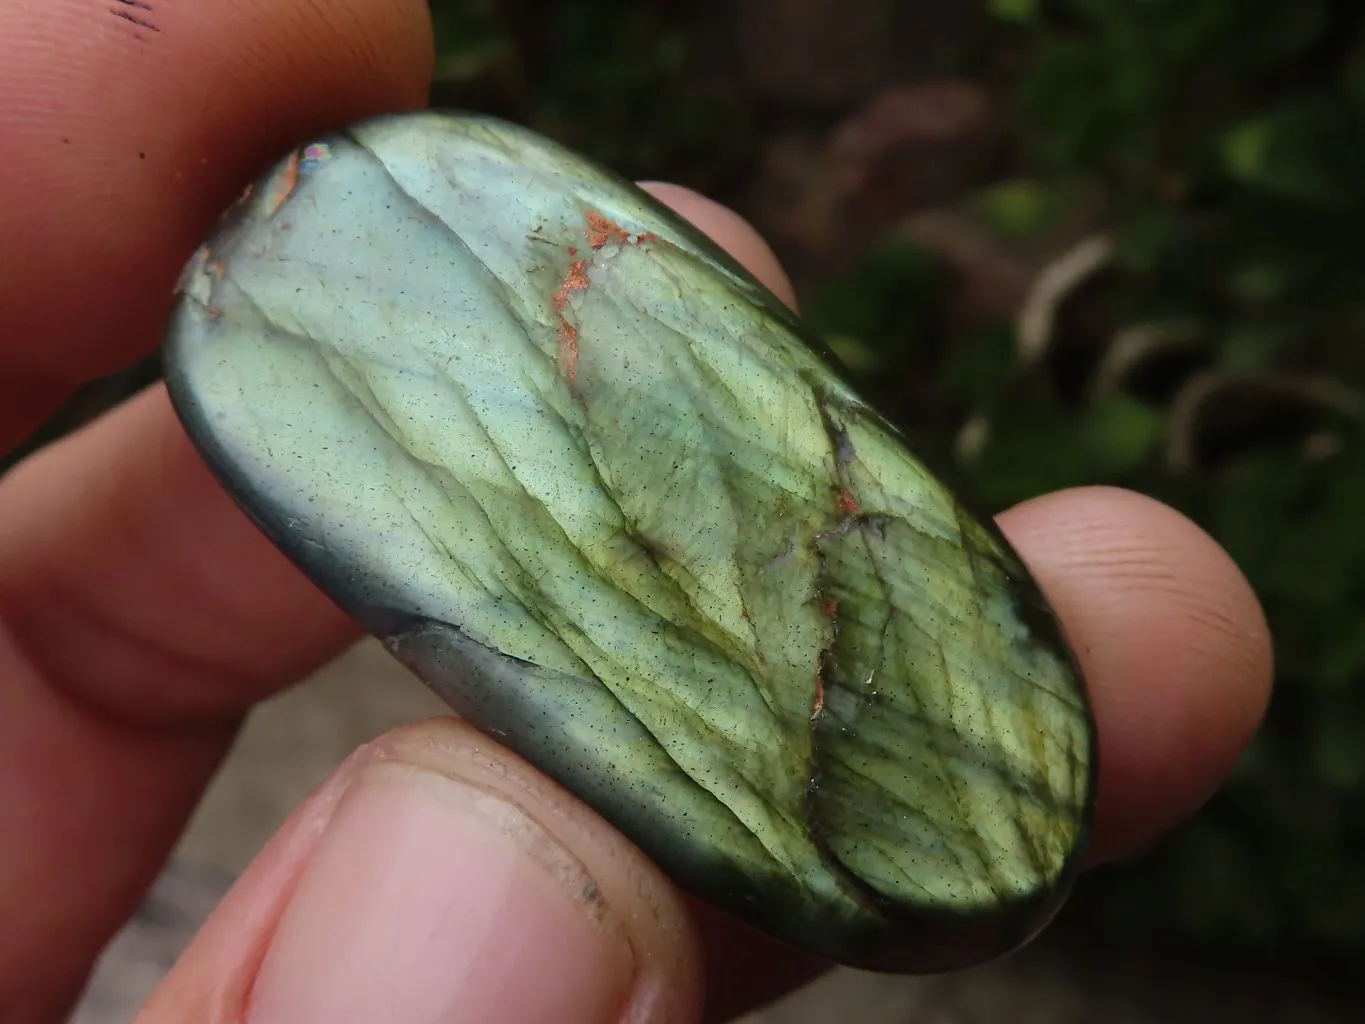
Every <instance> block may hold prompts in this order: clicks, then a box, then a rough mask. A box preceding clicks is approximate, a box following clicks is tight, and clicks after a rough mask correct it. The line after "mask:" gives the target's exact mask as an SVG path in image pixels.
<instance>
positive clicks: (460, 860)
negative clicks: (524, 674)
mask: <svg viewBox="0 0 1365 1024" xmlns="http://www.w3.org/2000/svg"><path fill="white" fill-rule="evenodd" d="M682 906H683V905H682V901H681V899H680V897H679V896H678V894H677V893H676V891H675V890H674V889H673V887H672V886H671V885H669V883H668V882H667V881H665V880H664V878H663V877H662V876H661V875H660V874H659V872H658V870H657V869H656V868H654V867H653V866H652V865H651V864H650V863H649V862H648V861H647V860H646V859H645V858H644V857H643V855H642V854H640V852H639V851H638V850H636V849H635V847H634V846H632V845H631V844H630V843H629V842H627V841H626V840H625V839H624V838H623V837H621V836H620V835H619V834H618V833H617V832H615V831H614V830H612V829H611V828H609V827H608V826H607V825H605V824H604V823H603V822H602V821H601V820H600V819H598V818H597V817H596V816H595V815H594V814H593V813H592V812H591V811H590V810H588V809H587V808H586V807H585V806H584V805H583V804H581V803H579V802H578V801H577V800H576V799H574V798H573V797H571V796H569V795H568V794H567V793H565V792H564V791H563V790H561V789H560V788H559V787H557V786H556V785H555V784H554V783H552V782H550V781H549V780H547V779H546V778H544V777H543V776H541V775H539V774H538V773H536V772H535V770H534V769H532V768H531V767H530V766H529V765H527V764H526V763H525V762H523V761H521V760H520V759H519V758H517V757H516V756H515V755H513V754H511V753H509V752H508V751H506V750H505V749H503V748H502V747H500V746H498V745H497V744H495V743H493V742H492V741H491V740H489V739H487V738H486V737H484V736H482V735H480V734H479V733H478V732H476V731H474V730H473V729H472V728H470V727H469V726H467V725H465V724H463V723H461V722H458V721H456V720H454V719H436V720H433V721H430V722H425V723H422V724H420V725H416V726H411V727H408V728H405V729H400V730H397V731H395V732H392V733H389V734H388V735H386V736H384V737H382V738H380V739H379V740H376V741H375V742H374V743H372V744H370V745H368V746H366V747H363V748H361V749H360V750H359V751H358V752H357V753H355V754H354V755H353V756H352V757H351V758H350V759H348V760H347V761H346V763H345V764H343V765H342V766H341V767H340V768H339V769H338V770H337V772H336V773H335V774H334V775H333V776H332V777H331V778H330V779H329V780H328V781H327V782H326V783H324V784H323V785H322V787H321V788H320V789H319V790H318V791H317V792H316V793H314V794H313V796H311V797H310V798H309V799H308V800H307V801H306V802H305V803H304V804H303V805H302V806H301V807H300V808H299V809H298V810H297V811H295V813H294V814H293V816H292V817H291V818H290V819H289V821H288V822H286V823H285V825H284V827H283V828H282V829H281V830H280V832H279V833H278V834H277V835H276V836H275V837H274V838H273V839H272V840H271V841H270V843H269V844H268V845H267V846H266V848H265V849H264V851H262V853H261V854H260V856H259V857H257V859H256V860H255V862H254V863H253V864H252V865H251V867H250V868H249V869H248V870H247V872H246V873H245V874H244V875H243V876H242V878H241V880H240V881H239V882H238V883H237V885H236V886H234V887H233V889H232V891H231V892H230V893H229V894H228V895H227V897H226V898H225V899H224V900H223V902H222V904H221V905H220V906H219V907H218V909H217V911H216V912H215V913H214V915H213V916H212V917H211V918H210V919H209V921H208V923H207V924H206V925H205V926H204V928H203V929H202V931H200V933H199V934H198V936H197V937H196V938H195V940H194V942H193V943H192V944H191V946H190V948H189V949H188V950H187V951H186V953H185V955H184V956H183V957H182V958H181V960H180V962H179V963H178V964H177V965H176V966H175V968H174V969H173V970H172V971H171V973H170V974H169V975H168V976H167V977H166V979H165V981H164V982H163V983H162V984H161V986H160V988H158V989H157V991H156V992H155V993H154V994H153V996H152V998H151V1000H150V1001H149V1002H148V1004H147V1006H146V1007H145V1008H144V1009H143V1011H142V1013H141V1015H140V1016H139V1017H138V1018H137V1024H163V1022H165V1024H170V1022H176V1024H179V1022H181V1021H186V1020H195V1021H204V1022H209V1024H215V1022H224V1024H226V1022H229V1021H231V1022H234V1024H235V1022H239V1021H240V1022H244V1024H298V1022H300V1021H329V1022H332V1024H346V1022H349V1021H356V1022H366V1024H371V1022H375V1021H392V1022H394V1024H446V1022H455V1021H479V1022H480V1024H500V1022H509V1024H511V1022H524V1021H548V1020H553V1021H557V1022H562V1024H627V1022H629V1024H635V1022H642V1024H643V1022H648V1024H656V1022H669V1024H673V1022H677V1024H684V1022H692V1021H696V1020H699V1019H700V1016H701V1009H700V1007H701V1001H702V991H701V989H702V985H701V973H700V968H699V966H698V964H699V959H698V952H697V945H696V941H695V939H694V937H693V932H692V929H691V925H690V924H689V922H688V920H687V918H686V916H685V913H684V911H683V909H682Z"/></svg>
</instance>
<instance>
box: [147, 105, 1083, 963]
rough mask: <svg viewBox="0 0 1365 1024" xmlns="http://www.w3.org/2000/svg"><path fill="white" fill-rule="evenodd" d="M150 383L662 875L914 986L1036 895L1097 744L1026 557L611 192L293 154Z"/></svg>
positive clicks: (177, 324)
mask: <svg viewBox="0 0 1365 1024" xmlns="http://www.w3.org/2000/svg"><path fill="white" fill-rule="evenodd" d="M167 378H168V381H169V384H170V388H171V394H172V397H173V400H174V401H175V403H176V407H177V409H178V410H179V413H180V415H181V417H182V418H183V420H184V422H185V424H186V426H187V428H188V430H189V432H190V434H191V436H192V437H193V438H194V439H195V441H196V443H197V444H198V445H199V447H200V449H201V451H202V452H203V453H204V454H205V456H206V458H207V460H208V461H209V463H210V464H211V465H212V466H213V467H214V469H215V471H216V472H217V473H218V475H219V477H220V479H222V480H223V482H224V483H225V485H226V486H227V487H228V488H229V489H230V491H231V492H232V494H233V495H234V496H235V497H236V499H237V500H238V501H239V502H240V503H241V504H242V505H243V507H244V508H245V509H247V511H248V512H249V513H250V514H251V515H252V516H253V518H254V519H255V520H256V522H257V523H258V524H259V525H260V526H261V528H262V529H263V530H264V531H265V532H266V533H267V534H268V535H269V536H270V537H271V538H272V539H273V540H274V541H275V542H276V543H277V544H278V545H279V546H280V547H281V548H282V549H283V550H284V551H286V552H287V553H288V555H289V556H290V557H291V558H292V559H293V560H294V561H295V562H296V563H297V564H298V565H299V566H300V567H301V568H302V569H303V570H304V571H305V572H307V573H308V574H309V575H310V576H311V577H312V578H313V579H314V580H315V581H316V582H317V583H318V584H319V585H320V586H321V587H322V588H323V589H324V590H325V591H326V592H327V593H328V594H329V595H330V596H331V597H332V598H333V599H335V600H336V601H337V602H338V603H339V604H341V605H342V607H344V608H345V609H346V610H347V611H348V612H350V613H351V614H352V615H353V616H355V617H356V619H357V620H359V621H360V622H361V623H362V624H363V625H364V626H365V627H366V628H367V629H368V630H370V631H371V632H373V633H375V634H376V635H378V636H379V637H381V638H383V640H384V641H385V642H386V643H387V645H388V646H389V648H390V649H391V650H392V651H393V653H394V654H395V655H397V656H398V657H399V658H401V659H402V660H403V661H405V662H406V663H407V664H409V665H410V666H412V667H413V668H414V669H415V670H416V671H417V673H418V674H419V675H420V676H421V677H422V678H423V679H425V680H426V681H427V683H428V684H430V685H431V686H432V687H433V688H434V689H435V690H436V691H437V692H438V693H439V694H440V695H441V696H442V697H443V698H445V699H446V700H447V701H448V702H449V703H450V705H451V706H452V707H453V708H455V709H456V710H457V711H459V712H460V713H461V714H463V715H466V716H467V717H469V718H470V719H471V720H473V721H474V722H476V723H477V724H479V725H481V726H482V727H483V728H485V729H486V730H488V731H489V732H490V733H492V734H493V735H494V736H496V737H498V738H499V739H500V740H501V741H502V742H504V743H506V744H507V745H508V746H510V747H512V748H513V749H515V750H517V751H519V752H520V753H521V754H523V755H524V756H526V757H527V758H528V759H530V760H531V761H532V762H534V763H535V764H536V765H538V766H539V767H540V768H542V769H543V770H544V771H545V772H547V773H548V774H549V775H551V776H553V777H554V778H556V779H558V780H559V781H561V782H562V783H563V784H564V785H565V786H567V787H568V788H569V789H571V790H573V791H574V792H575V793H577V794H578V795H579V796H581V797H582V798H583V799H584V800H585V801H587V802H588V803H589V804H591V805H592V806H593V807H595V808H596V809H597V810H598V811H600V812H601V813H602V814H603V815H604V816H605V817H606V818H608V819H609V820H611V821H612V822H614V823H615V824H616V825H617V826H618V827H619V828H621V829H622V830H623V831H624V832H625V833H626V834H627V835H629V836H630V837H631V838H632V839H633V840H634V841H635V842H636V843H638V844H639V845H640V846H641V847H642V848H643V849H644V850H645V851H646V852H647V853H648V854H649V855H650V856H651V857H653V858H654V859H655V860H656V861H657V862H659V863H660V864H661V865H662V866H663V867H664V868H665V869H666V870H667V871H668V872H670V874H671V875H672V876H673V877H674V878H675V879H677V881H678V882H679V883H681V884H682V885H683V886H685V887H686V888H688V889H690V890H692V891H694V892H696V893H697V894H699V895H701V896H703V897H704V898H707V899H709V900H712V901H714V902H716V903H719V904H721V905H723V906H725V907H728V908H730V909H731V910H733V911H735V912H736V913H738V914H740V915H741V916H743V917H745V918H746V919H748V920H749V921H750V922H752V923H754V924H756V925H757V926H759V927H760V928H763V929H765V930H767V931H769V932H771V933H772V934H774V935H776V936H778V937H779V938H782V939H785V940H787V941H789V942H792V943H795V944H798V945H801V946H804V947H806V948H808V949H811V950H813V951H815V952H818V953H821V954H824V955H826V956H829V957H832V958H834V959H837V960H841V961H844V962H847V963H852V964H855V965H860V966H865V967H873V968H880V969H890V970H907V971H909V970H937V969H945V968H949V967H955V966H960V965H963V964H967V963H971V962H975V961H978V960H981V959H985V958H987V957H990V956H992V955H995V954H998V953H1001V952H1003V951H1005V950H1007V949H1010V948H1012V947H1013V946H1015V945H1017V944H1019V943H1020V942H1022V941H1024V940H1026V939H1027V938H1028V937H1029V936H1031V935H1032V934H1033V933H1034V932H1035V931H1036V930H1037V929H1038V928H1039V927H1041V926H1042V924H1043V923H1045V922H1046V920H1047V919H1048V918H1049V916H1050V915H1051V914H1052V913H1053V911H1054V910H1055V909H1056V907H1057V905H1058V904H1059V903H1060V901H1061V899H1062V898H1063V896H1064V893H1065V891H1066V889H1067V887H1068V886H1069V884H1070V881H1071V878H1072V876H1073V875H1074V873H1075V871H1076V869H1077V866H1078V863H1079V860H1080V856H1081V850H1082V847H1083V845H1084V841H1085V837H1086V834H1087V831H1088V827H1089V819H1090V813H1091V805H1092V799H1093V790H1094V778H1095V747H1094V732H1093V727H1092V724H1091V719H1090V715H1089V711H1088V707H1087V703H1086V697H1085V692H1084V687H1083V684H1082V682H1081V680H1080V678H1079V676H1078V674H1077V671H1076V668H1075V666H1074V664H1073V661H1072V659H1071V656H1070V654H1069V652H1068V650H1067V648H1066V645H1065V643H1064V641H1063V640H1062V638H1061V636H1060V634H1059V632H1058V629H1057V627H1056V624H1055V622H1054V621H1053V619H1052V616H1051V613H1050V612H1049V611H1048V610H1047V607H1046V605H1045V604H1044V602H1043V600H1042V598H1041V597H1040V595H1039V593H1038V591H1037V589H1036V588H1035V587H1034V585H1033V584H1032V582H1031V581H1030V579H1029V577H1028V575H1027V573H1026V571H1025V569H1024V567H1023V565H1022V564H1021V563H1020V561H1019V560H1018V558H1017V557H1016V556H1015V554H1014V553H1013V552H1012V551H1011V550H1010V549H1009V547H1008V546H1007V545H1006V543H1005V542H1004V540H1003V539H1002V538H1001V537H1000V535H999V534H998V533H997V532H996V531H995V530H994V529H993V527H991V526H989V525H987V524H985V523H983V522H982V521H980V520H978V519H976V518H974V517H973V516H971V515H970V514H968V513H967V512H966V511H964V509H963V508H962V507H961V505H960V504H959V503H958V501H957V500H956V499H955V498H954V497H953V495H952V494H951V493H950V492H949V491H948V490H947V489H945V487H944V486H943V485H942V484H941V483H939V482H938V481H937V480H936V479H935V478H934V477H933V476H932V475H930V473H929V472H928V471H927V470H926V469H925V468H924V466H922V465H921V464H920V462H919V461H917V460H916V459H915V457H914V456H913V455H911V454H910V453H909V452H908V450H907V449H906V447H905V445H904V443H903V441H902V439H901V438H900V436H899V435H898V433H897V431H896V430H895V428H893V427H892V426H890V425H888V423H887V422H886V421H885V420H884V419H882V418H881V417H880V416H879V415H878V414H877V413H876V412H874V411H873V410H872V409H870V408H869V407H868V406H867V405H866V404H865V403H864V402H863V401H862V400H860V399H859V398H858V397H857V396H856V395H855V394H854V393H853V392H852V391H851V390H850V389H849V388H848V386H847V385H846V384H845V383H844V382H843V381H842V379H841V378H840V377H839V376H838V373H837V371H836V370H835V369H834V368H833V365H832V362H831V360H830V358H829V357H828V356H827V355H825V354H824V350H823V347H822V346H821V345H820V344H819V343H818V342H816V341H813V340H811V338H810V337H809V336H808V334H807V333H806V332H805V331H804V329H803V328H802V327H801V326H800V325H799V324H798V322H797V321H796V319H795V318H794V317H793V316H792V314H791V313H789V312H788V311H787V310H786V309H785V308H784V307H783V306H782V305H781V304H780V303H779V302H778V301H777V300H776V299H775V298H774V297H773V296H772V295H771V294H769V293H768V292H767V291H766V290H765V289H763V288H762V287H761V286H760V285H758V284H757V283H756V282H755V281H754V280H753V279H752V278H750V277H749V276H748V275H747V274H746V273H745V272H744V271H743V270H741V269H740V268H738V267H737V266H736V265H735V264H733V263H732V262H731V261H730V260H729V259H728V258H727V257H725V256H724V255H723V254H722V253H720V252H719V251H718V250H717V249H716V248H715V247H714V246H712V245H711V244H710V243H709V242H708V241H707V240H705V239H704V238H702V237H701V236H700V235H698V234H697V233H696V232H695V231H694V230H693V229H691V228H690V227H689V226H688V225H686V224H684V223H683V222H681V221H680V220H678V219H677V218H676V217H674V216H673V215H672V214H671V213H670V212H668V211H667V210H666V209H665V208H663V207H662V206H660V205H659V204H657V203H656V202H654V201H653V200H652V199H651V198H650V197H648V196H647V195H645V194H644V193H643V192H641V191H639V190H638V189H636V188H635V187H634V186H632V185H630V184H628V183H626V182H624V181H622V180H620V179H618V178H617V177H615V176H614V175H612V174H610V173H609V172H607V171H604V170H602V169H600V168H598V167H597V166H595V165H593V164H591V163H589V162H588V161H586V160H584V159H583V158H582V157H579V156H577V155H575V154H573V153H571V152H569V151H567V150H565V149H563V148H561V147H559V146H557V145H555V144H553V143H551V142H549V141H547V140H545V139H542V138H540V137H539V136H536V135H534V134H532V133H530V132H528V131H526V130H524V129H521V128H517V127H514V126H511V125H508V124H505V123H502V122H498V121H494V120H490V119H484V118H477V117H469V116H458V115H452V114H420V115H409V116H404V117H396V118H389V119H383V120H378V121H372V122H367V123H364V124H361V125H359V126H356V127H354V128H352V129H350V130H348V131H345V132H342V133H338V134H336V135H334V136H331V137H328V138H325V139H321V140H319V141H316V142H313V143H311V144H309V145H307V146H304V147H301V148H300V149H299V150H297V151H296V152H295V153H294V154H292V155H291V156H290V157H289V158H288V159H287V160H286V161H285V162H284V163H282V164H281V165H280V166H279V167H277V168H276V169H275V170H273V171H272V172H270V174H268V175H267V176H266V177H265V178H263V179H262V180H261V181H260V182H258V183H257V184H256V185H255V186H254V187H253V188H252V189H251V190H250V191H249V192H248V193H247V195H245V196H244V197H243V198H242V200H241V201H240V202H239V203H238V204H237V205H236V206H235V207H234V208H233V209H232V210H230V211H229V213H228V214H227V215H226V216H225V218H224V220H223V222H222V224H221V225H220V227H219V228H218V230H217V232H216V233H215V235H214V236H213V237H212V238H211V239H210V240H209V242H208V243H207V244H206V245H205V246H204V247H203V249H201V251H200V252H199V253H198V255H197V256H196V257H195V258H194V260H193V261H192V262H191V264H190V265H189V267H188V268H187V269H186V272H185V274H184V277H183V279H182V282H181V287H180V294H179V297H178V300H177V305H176V309H175V312H174V316H173V320H172V323H171V326H170V331H169V336H168V343H167Z"/></svg>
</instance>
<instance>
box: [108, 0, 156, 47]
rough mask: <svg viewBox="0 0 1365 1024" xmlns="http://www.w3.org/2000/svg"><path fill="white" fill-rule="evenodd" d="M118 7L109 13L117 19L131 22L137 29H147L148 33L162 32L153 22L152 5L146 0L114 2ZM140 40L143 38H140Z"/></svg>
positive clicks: (117, 0)
mask: <svg viewBox="0 0 1365 1024" xmlns="http://www.w3.org/2000/svg"><path fill="white" fill-rule="evenodd" d="M114 3H115V4H117V5H118V6H117V7H111V8H109V13H110V14H112V15H113V16H114V17H115V18H122V19H123V20H124V21H126V22H130V23H131V24H133V25H135V26H136V27H137V28H141V29H146V30H147V31H148V32H160V31H161V29H160V27H158V26H157V24H156V23H155V22H154V21H152V20H151V18H150V15H151V13H152V5H151V4H149V3H147V2H146V0H114ZM138 38H142V37H141V36H138Z"/></svg>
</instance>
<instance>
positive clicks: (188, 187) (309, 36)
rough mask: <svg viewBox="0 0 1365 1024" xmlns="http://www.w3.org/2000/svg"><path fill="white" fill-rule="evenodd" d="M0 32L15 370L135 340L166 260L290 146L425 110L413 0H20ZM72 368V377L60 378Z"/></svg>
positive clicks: (93, 359) (95, 364) (427, 35)
mask: <svg viewBox="0 0 1365 1024" xmlns="http://www.w3.org/2000/svg"><path fill="white" fill-rule="evenodd" d="M16 2H17V9H14V10H11V9H10V8H13V7H14V6H15V4H14V3H11V4H10V5H9V7H7V9H6V15H7V17H6V28H5V31H4V32H3V33H0V92H3V94H4V95H5V96H6V97H11V98H13V100H12V102H7V103H6V104H5V105H4V106H3V107H2V108H0V138H3V139H5V140H6V150H5V164H4V167H3V170H2V171H0V178H2V179H3V184H4V187H2V188H0V223H3V224H4V225H5V236H6V237H5V241H6V243H7V244H8V245H10V246H11V247H12V248H13V250H14V251H16V252H22V253H24V259H23V260H20V261H16V262H15V263H14V264H13V265H12V266H10V267H8V268H7V274H6V277H5V279H4V280H0V309H4V310H5V314H6V323H5V331H6V334H7V337H8V338H9V339H12V342H13V344H14V345H18V344H19V343H21V342H22V343H23V350H22V351H11V352H9V353H8V358H9V359H10V363H11V366H12V367H16V368H19V369H23V370H26V371H27V372H29V373H31V374H32V375H34V376H35V377H40V378H42V377H52V378H54V379H58V380H70V379H71V378H72V377H73V376H77V375H78V376H79V377H88V376H94V375H96V374H98V373H102V372H106V371H108V370H110V369H112V368H115V367H117V366H120V365H122V364H124V363H126V362H127V361H129V360H130V359H132V358H133V357H134V356H135V355H136V354H137V353H138V352H140V351H146V350H150V348H151V347H152V346H154V345H155V344H156V341H157V339H158V336H159V333H160V324H159V321H160V319H161V318H162V317H164V315H165V306H166V304H167V301H168V297H169V295H170V292H171V288H172V286H173V284H174V281H175V277H176V274H177V273H178V271H179V268H180V266H181V265H182V264H183V262H184V261H185V259H187V258H188V256H189V254H190V253H191V252H192V251H193V249H194V246H195V245H197V244H198V242H199V241H200V239H201V238H202V235H203V233H204V232H205V231H206V230H207V229H208V227H209V225H211V224H212V222H213V219H214V218H215V217H216V216H217V215H218V214H219V213H220V212H221V211H222V209H223V208H224V207H225V206H226V205H227V204H228V202H230V200H231V198H232V197H233V195H234V194H235V193H236V192H237V191H238V190H239V189H240V188H241V187H242V186H243V185H244V184H245V183H246V182H247V181H249V180H250V179H251V178H252V177H254V176H255V175H256V174H258V173H259V172H260V171H261V170H263V169H264V166H265V165H266V164H267V163H268V162H269V161H271V160H273V159H275V158H276V157H277V156H278V155H279V153H280V152H281V151H282V150H283V149H285V148H286V147H288V146H291V145H294V144H297V143H299V142H301V141H303V140H304V139H306V138H307V137H308V136H310V135H312V134H315V133H318V132H321V131H326V130H330V129H332V128H336V127H340V126H341V125H343V124H346V123H349V122H351V121H354V120H356V119H359V118H361V117H365V116H368V115H371V114H378V113H384V112H393V111H398V110H403V109H409V108H412V107H416V106H419V105H421V104H422V103H423V102H424V101H425V98H426V94H427V90H428V85H429V80H430V68H431V64H432V59H433V58H432V42H431V31H430V18H429V12H428V9H427V5H426V4H424V3H421V2H420V0H337V2H334V3H329V4H326V5H319V4H317V3H315V2H311V0H204V2H200V3H195V4H189V5H185V4H179V5H177V4H155V5H152V4H118V3H111V4H104V5H100V4H87V3H72V2H65V3H60V4H52V3H48V2H47V0H16ZM75 382H77V381H72V383H75Z"/></svg>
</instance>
